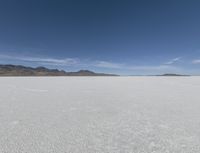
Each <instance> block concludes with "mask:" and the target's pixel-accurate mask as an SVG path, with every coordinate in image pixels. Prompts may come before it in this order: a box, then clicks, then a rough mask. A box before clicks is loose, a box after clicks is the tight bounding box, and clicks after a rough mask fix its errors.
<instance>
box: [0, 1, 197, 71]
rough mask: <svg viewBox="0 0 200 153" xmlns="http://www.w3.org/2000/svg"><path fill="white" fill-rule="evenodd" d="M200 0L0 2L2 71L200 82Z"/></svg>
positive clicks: (0, 59)
mask: <svg viewBox="0 0 200 153" xmlns="http://www.w3.org/2000/svg"><path fill="white" fill-rule="evenodd" d="M199 8H200V1H198V0H151V1H149V0H101V1H100V0H99V1H96V0H84V1H83V0H56V1H55V0H29V1H27V0H1V1H0V63H1V64H22V65H27V66H33V67H36V66H46V67H49V68H58V69H64V70H66V71H76V70H80V69H89V70H93V71H97V72H107V73H117V74H124V75H127V74H130V75H134V74H135V75H137V74H161V73H184V74H195V75H196V74H200V28H199V27H200V9H199Z"/></svg>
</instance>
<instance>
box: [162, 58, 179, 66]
mask: <svg viewBox="0 0 200 153" xmlns="http://www.w3.org/2000/svg"><path fill="white" fill-rule="evenodd" d="M180 60H181V57H176V58H174V59H171V60H170V61H168V62H166V63H165V64H166V65H171V64H174V63H176V62H178V61H180Z"/></svg>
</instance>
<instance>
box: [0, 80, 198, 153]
mask: <svg viewBox="0 0 200 153" xmlns="http://www.w3.org/2000/svg"><path fill="white" fill-rule="evenodd" d="M199 82H200V77H173V78H170V77H92V78H91V77H84V78H82V77H41V78H40V77H33V78H32V77H28V78H26V77H22V78H20V77H17V78H9V77H8V78H6V77H4V78H0V84H1V86H0V153H1V152H2V153H16V152H17V153H26V152H30V153H43V152H45V153H80V152H81V153H94V152H95V153H122V152H123V153H197V152H200V112H199V108H200V103H199V101H200V96H199V91H200V84H199ZM29 89H30V90H29Z"/></svg>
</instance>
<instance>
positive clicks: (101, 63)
mask: <svg viewBox="0 0 200 153" xmlns="http://www.w3.org/2000/svg"><path fill="white" fill-rule="evenodd" d="M94 65H95V66H96V67H102V68H112V69H113V68H114V69H120V68H123V66H124V65H123V64H119V63H112V62H107V61H97V62H96V63H95V64H94Z"/></svg>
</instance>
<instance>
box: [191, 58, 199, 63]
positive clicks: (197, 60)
mask: <svg viewBox="0 0 200 153" xmlns="http://www.w3.org/2000/svg"><path fill="white" fill-rule="evenodd" d="M192 63H193V64H200V59H196V60H193V61H192Z"/></svg>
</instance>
